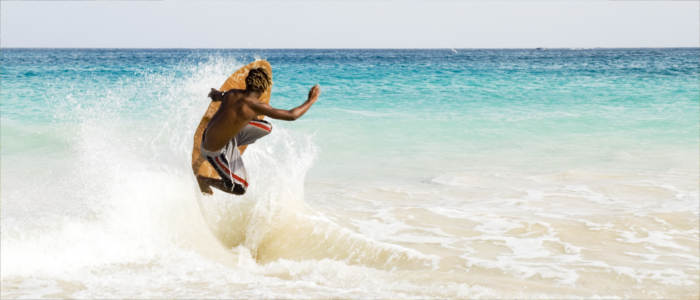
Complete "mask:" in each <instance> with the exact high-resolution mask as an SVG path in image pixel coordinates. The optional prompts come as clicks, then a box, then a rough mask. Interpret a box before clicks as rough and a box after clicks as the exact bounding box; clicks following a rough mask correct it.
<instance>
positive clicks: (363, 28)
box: [0, 0, 700, 48]
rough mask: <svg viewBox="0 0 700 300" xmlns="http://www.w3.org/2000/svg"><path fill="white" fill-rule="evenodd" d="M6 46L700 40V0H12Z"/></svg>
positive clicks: (4, 21)
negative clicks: (699, 0)
mask: <svg viewBox="0 0 700 300" xmlns="http://www.w3.org/2000/svg"><path fill="white" fill-rule="evenodd" d="M0 13H1V14H0V17H1V18H0V25H1V27H0V46H2V47H107V48H112V47H114V48H533V47H574V48H578V47H585V48H588V47H698V46H700V2H698V1H624V0H623V1H475V0H472V1H458V0H433V1H429V0H412V1H411V0H406V1H391V0H380V1H369V0H359V1H357V0H356V1H347V0H330V1H320V0H302V1H280V0H260V1H181V0H164V1H143V0H132V1H61V0H45V1H5V0H2V1H1V2H0Z"/></svg>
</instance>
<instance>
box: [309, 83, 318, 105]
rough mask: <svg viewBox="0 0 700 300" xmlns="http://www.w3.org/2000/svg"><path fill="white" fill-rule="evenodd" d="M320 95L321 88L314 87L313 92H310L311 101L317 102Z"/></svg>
mask: <svg viewBox="0 0 700 300" xmlns="http://www.w3.org/2000/svg"><path fill="white" fill-rule="evenodd" d="M318 95H321V86H319V85H318V84H317V85H314V86H313V87H312V88H311V90H309V98H308V99H309V100H311V101H316V99H318Z"/></svg>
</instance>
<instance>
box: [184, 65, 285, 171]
mask: <svg viewBox="0 0 700 300" xmlns="http://www.w3.org/2000/svg"><path fill="white" fill-rule="evenodd" d="M261 67H262V68H265V70H267V74H269V75H270V79H272V67H271V66H270V63H268V62H267V61H265V60H256V61H254V62H252V63H250V64H248V65H246V66H244V67H242V68H240V69H238V70H237V71H236V72H234V73H233V74H231V76H229V77H228V79H226V81H224V84H222V85H221V88H219V90H220V91H222V92H223V91H228V90H230V89H245V78H246V77H247V76H248V71H250V70H251V69H255V68H261ZM271 91H272V85H270V86H269V87H268V88H267V90H266V91H265V92H264V93H263V94H262V96H260V101H261V102H264V103H268V104H269V103H270V93H271ZM220 106H221V102H218V101H217V102H215V101H211V102H210V103H209V107H208V108H207V111H206V112H205V113H204V116H202V120H201V121H199V125H198V126H197V130H195V132H194V143H193V144H192V172H194V175H195V177H196V176H204V177H209V178H221V177H219V174H217V173H216V170H214V168H213V167H212V166H211V165H210V164H209V162H208V161H207V160H206V159H204V158H203V157H202V156H201V155H200V152H199V149H200V146H201V144H202V133H203V132H204V129H206V128H207V125H208V124H209V121H210V120H211V118H212V117H213V116H214V113H216V111H217V110H219V107H220ZM262 118H263V116H258V119H261V120H262ZM246 147H247V146H240V147H238V150H239V151H240V152H241V154H243V152H244V151H245V148H246Z"/></svg>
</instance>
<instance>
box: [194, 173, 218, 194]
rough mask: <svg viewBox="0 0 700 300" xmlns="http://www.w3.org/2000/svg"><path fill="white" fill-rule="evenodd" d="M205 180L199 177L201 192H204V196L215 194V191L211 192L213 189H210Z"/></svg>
mask: <svg viewBox="0 0 700 300" xmlns="http://www.w3.org/2000/svg"><path fill="white" fill-rule="evenodd" d="M204 178H205V177H202V176H197V183H198V184H199V190H200V191H202V193H203V194H207V195H211V194H214V191H212V190H211V187H209V184H207V182H206V180H205V179H204Z"/></svg>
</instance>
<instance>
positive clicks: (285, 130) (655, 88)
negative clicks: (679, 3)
mask: <svg viewBox="0 0 700 300" xmlns="http://www.w3.org/2000/svg"><path fill="white" fill-rule="evenodd" d="M0 53H1V60H0V62H1V66H0V97H1V101H0V121H1V123H0V125H1V130H0V149H1V150H0V153H1V157H0V158H1V161H0V163H1V168H0V176H1V177H0V199H1V203H0V204H1V207H0V210H1V227H0V229H1V238H0V241H1V244H0V250H1V255H0V274H1V295H2V298H55V297H60V298H421V299H424V298H514V297H517V298H542V297H546V298H581V297H586V298H588V297H605V298H611V297H624V298H689V299H697V297H698V295H700V267H699V265H700V253H699V246H698V244H699V237H698V235H699V233H698V229H699V227H700V226H699V224H698V213H699V210H700V208H699V199H698V197H699V196H698V185H699V184H700V174H699V170H700V165H699V164H700V162H699V160H700V153H699V145H700V125H699V122H700V49H699V48H665V49H500V50H499V49H435V50H411V49H405V50H398V49H397V50H389V49H387V50H379V49H354V50H353V49H333V50H321V49H316V50H313V49H310V50H288V49H287V50H284V49H218V50H217V49H4V48H3V49H1V50H0ZM255 59H266V60H268V61H269V62H270V63H271V64H272V67H273V81H274V84H273V87H272V98H271V104H272V105H273V106H275V107H280V108H292V107H294V106H296V105H298V104H301V103H302V102H303V101H304V100H305V98H306V95H307V93H308V90H309V88H310V87H311V86H312V85H314V84H316V83H318V84H320V85H321V88H322V94H321V97H320V98H319V101H318V102H317V103H316V104H315V105H314V106H313V107H312V108H311V110H310V111H309V112H308V113H307V114H306V115H304V116H303V117H302V118H301V119H299V120H297V121H294V122H285V121H278V120H272V123H273V126H274V129H273V132H272V134H270V135H269V136H267V137H265V138H263V139H261V140H260V141H258V142H256V143H255V144H254V145H252V146H251V147H249V149H248V150H247V151H246V153H245V155H244V156H243V158H244V161H245V163H246V166H247V169H248V174H249V176H250V184H251V185H250V187H249V189H248V192H247V193H246V194H245V195H244V196H242V197H237V196H232V195H229V194H224V193H221V192H218V191H217V192H215V194H214V195H213V196H203V195H201V194H200V193H199V191H198V188H197V185H196V181H195V179H194V177H193V175H192V172H191V167H190V154H191V150H192V142H193V133H194V130H195V128H196V126H197V124H198V122H199V120H200V118H201V117H202V114H203V113H204V111H205V110H206V108H207V105H208V103H209V100H208V98H207V93H208V92H209V88H212V87H215V88H218V87H219V86H220V85H221V84H222V83H223V81H224V80H225V79H226V78H227V77H228V75H229V74H231V73H233V72H234V71H235V70H236V69H237V68H239V67H241V66H243V65H245V64H247V63H249V62H251V61H253V60H255Z"/></svg>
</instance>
